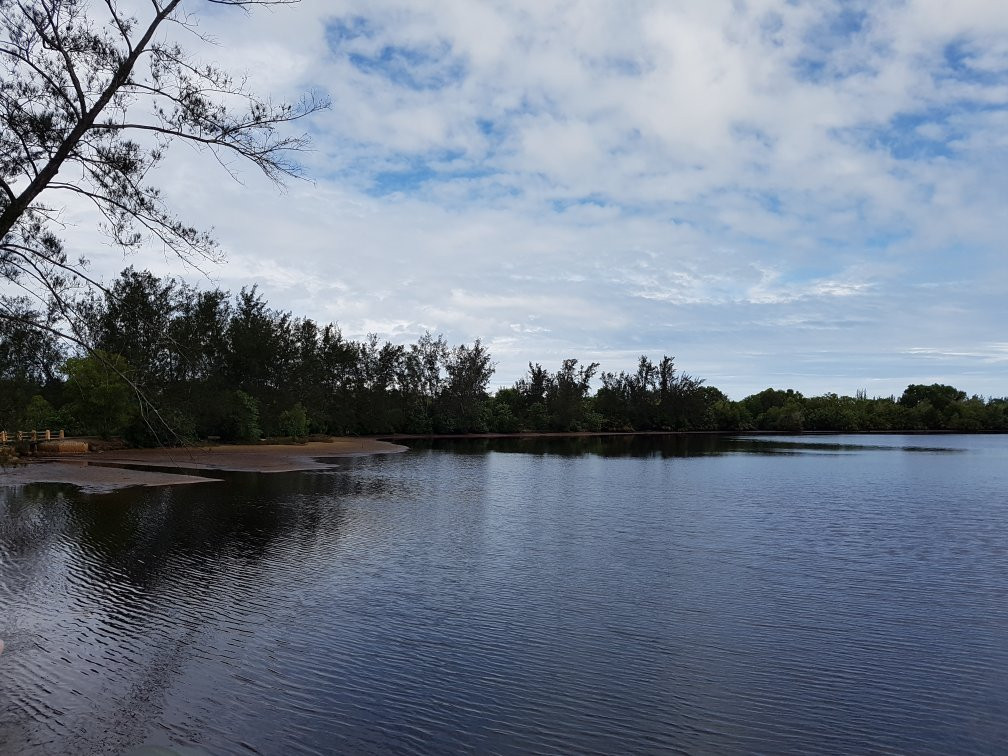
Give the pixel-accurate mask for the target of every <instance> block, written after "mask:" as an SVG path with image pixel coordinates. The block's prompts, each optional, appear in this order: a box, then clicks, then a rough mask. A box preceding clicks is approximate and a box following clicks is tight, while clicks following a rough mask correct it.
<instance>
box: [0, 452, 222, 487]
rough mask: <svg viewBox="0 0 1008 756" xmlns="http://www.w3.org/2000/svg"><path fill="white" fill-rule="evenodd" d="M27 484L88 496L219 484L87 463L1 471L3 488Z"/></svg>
mask: <svg viewBox="0 0 1008 756" xmlns="http://www.w3.org/2000/svg"><path fill="white" fill-rule="evenodd" d="M28 483H72V484H73V485H75V486H77V487H78V488H80V489H81V490H82V491H84V492H85V493H108V492H109V491H116V490H118V489H120V488H127V487H129V486H178V485H181V484H183V483H220V481H219V480H216V479H214V478H201V477H199V476H196V475H173V474H172V473H155V472H145V471H143V470H127V469H126V468H123V467H106V466H105V465H90V464H88V463H87V462H85V461H83V460H82V461H79V462H78V461H72V462H31V463H29V464H27V465H23V466H21V467H12V468H8V469H5V470H0V486H23V485H26V484H28Z"/></svg>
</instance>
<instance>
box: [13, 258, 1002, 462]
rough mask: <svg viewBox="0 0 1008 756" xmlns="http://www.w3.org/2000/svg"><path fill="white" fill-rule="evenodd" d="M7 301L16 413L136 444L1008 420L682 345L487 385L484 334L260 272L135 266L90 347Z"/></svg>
mask: <svg viewBox="0 0 1008 756" xmlns="http://www.w3.org/2000/svg"><path fill="white" fill-rule="evenodd" d="M5 305H6V309H7V311H8V312H11V313H14V314H15V315H16V317H12V318H5V319H0V427H3V428H7V429H8V430H13V429H19V428H24V429H29V428H46V427H48V428H57V427H62V428H66V429H67V430H68V431H69V432H70V433H73V434H97V435H101V436H106V437H108V436H113V435H116V436H118V435H121V436H123V437H125V438H126V439H127V440H128V441H129V442H131V443H133V444H137V445H153V444H160V443H177V442H178V441H180V440H182V441H192V440H197V439H207V438H219V439H221V440H223V441H230V442H248V441H256V440H258V439H260V438H261V437H264V436H266V437H274V436H285V437H295V438H297V437H305V436H308V435H309V434H316V433H317V434H334V435H342V434H392V433H412V434H433V433H437V434H452V433H486V432H496V433H515V432H520V431H532V432H544V431H561V432H563V431H747V430H771V431H785V432H795V431H846V432H852V431H900V430H957V431H982V430H1008V400H1006V399H1004V398H1001V399H992V398H986V399H985V398H982V397H978V396H973V397H968V396H967V395H966V394H965V393H964V392H962V391H960V390H958V389H956V388H954V387H952V386H945V385H940V384H934V385H930V386H924V385H911V386H908V387H907V389H906V391H904V392H903V394H902V396H900V397H899V398H897V397H888V398H868V397H867V396H865V395H864V394H863V393H862V394H859V395H857V396H854V397H850V396H838V395H836V394H825V395H823V396H816V397H805V396H803V395H802V394H800V393H798V392H796V391H793V390H790V389H789V390H779V389H773V388H768V389H766V390H765V391H761V392H759V393H758V394H753V395H752V396H748V397H746V398H745V399H742V400H741V401H732V400H730V399H729V398H728V397H727V396H726V395H725V394H723V393H722V392H721V391H719V390H718V389H716V388H714V387H712V386H706V385H704V381H703V380H702V379H700V378H697V377H694V376H691V375H688V374H686V373H680V372H679V371H678V370H677V369H676V368H675V366H674V363H673V359H672V358H671V357H668V356H663V357H662V358H661V359H660V360H658V361H657V362H653V361H652V360H651V359H650V358H648V357H647V356H642V357H641V358H640V360H639V363H638V365H637V369H636V370H635V371H634V372H630V373H627V372H620V373H618V374H616V373H611V372H601V373H600V372H599V365H598V363H594V362H593V363H588V364H581V363H579V362H578V360H576V359H568V360H564V361H563V362H562V364H561V365H560V367H559V369H557V370H556V371H555V372H554V371H550V370H548V369H547V368H544V367H543V366H541V365H539V364H533V363H530V364H529V370H528V373H527V374H526V375H525V376H524V377H523V378H522V379H521V380H519V381H518V382H517V383H515V384H514V385H513V386H511V387H508V388H501V389H499V390H497V391H495V392H493V393H491V392H489V390H488V387H489V384H490V379H491V378H492V376H493V373H494V363H493V360H492V357H491V355H490V353H489V351H488V350H487V348H486V347H485V346H484V345H483V344H482V343H481V342H480V341H479V340H477V341H475V342H474V343H473V344H459V345H457V346H452V345H449V344H448V343H447V342H446V341H445V339H444V338H443V337H442V336H434V335H432V334H430V333H427V334H425V335H424V336H422V337H421V338H420V339H418V340H417V341H416V342H415V343H412V344H393V343H391V342H388V341H384V342H382V341H380V340H379V339H378V337H377V336H374V335H371V336H368V337H367V338H365V339H363V340H359V341H358V340H353V339H348V338H346V337H345V336H344V335H343V334H342V332H341V331H340V329H339V327H338V326H336V325H335V324H331V323H330V324H326V325H320V324H318V323H316V322H315V321H313V320H311V319H309V318H299V317H294V316H293V315H292V314H291V313H289V312H283V311H280V310H275V309H272V308H270V307H269V306H268V303H267V302H266V301H265V299H264V298H263V297H262V296H261V295H260V294H259V293H258V291H257V290H256V288H255V287H252V288H250V289H242V290H241V291H240V292H239V293H238V294H237V295H236V296H232V295H231V294H229V293H228V292H225V291H221V290H220V289H213V290H210V291H205V290H197V289H195V288H193V287H191V286H188V285H185V284H184V283H181V282H180V281H178V280H176V279H171V278H158V277H157V276H154V275H153V274H151V273H149V272H147V271H142V272H141V271H136V270H134V269H132V268H128V269H127V270H125V271H123V273H122V274H121V275H120V277H119V278H118V279H117V280H116V281H115V282H114V284H113V285H112V286H111V287H110V288H109V289H108V290H107V291H106V292H104V293H103V294H102V295H100V296H92V297H91V299H89V300H88V301H87V302H86V303H85V304H84V305H83V306H82V307H81V308H80V313H81V317H80V324H79V326H78V337H79V338H78V341H79V343H80V344H88V345H89V346H90V348H89V349H88V350H84V349H82V348H80V347H79V346H78V345H76V344H74V343H69V344H68V343H66V341H64V340H61V339H60V337H59V335H58V333H57V331H56V329H55V328H54V327H53V321H54V319H55V318H57V317H58V313H45V312H39V311H38V310H35V309H32V308H31V307H30V306H29V302H28V300H16V299H14V300H12V299H7V300H6V301H5ZM593 380H597V382H598V383H599V384H600V385H599V386H598V387H597V388H596V390H594V391H593V390H592V385H591V384H592V382H593Z"/></svg>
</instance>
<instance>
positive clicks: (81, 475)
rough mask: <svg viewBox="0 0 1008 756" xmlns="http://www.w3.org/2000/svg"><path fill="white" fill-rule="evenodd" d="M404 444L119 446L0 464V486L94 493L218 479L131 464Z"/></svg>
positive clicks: (274, 458) (256, 460) (318, 466)
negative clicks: (51, 486) (63, 486)
mask: <svg viewBox="0 0 1008 756" xmlns="http://www.w3.org/2000/svg"><path fill="white" fill-rule="evenodd" d="M403 451H406V447H405V446H401V445H399V444H393V443H388V442H386V441H378V440H376V439H373V438H337V439H333V440H332V441H313V442H309V443H306V444H256V445H242V446H239V445H235V446H224V445H222V446H207V447H190V448H179V449H121V450H115V451H105V452H91V453H88V454H85V455H81V456H79V457H75V458H74V459H66V458H59V457H35V458H32V459H31V460H29V461H27V463H26V464H24V465H21V466H19V467H10V468H6V469H2V470H0V486H2V485H6V486H19V485H25V484H28V483H71V484H73V485H76V486H78V487H80V488H81V490H84V491H87V492H90V493H96V492H105V491H113V490H116V489H119V488H127V487H129V486H166V485H181V484H188V483H213V482H219V481H218V480H217V479H215V478H212V477H204V476H200V475H192V474H188V473H185V474H179V473H169V472H152V471H150V470H138V469H134V468H135V467H144V468H151V467H153V468H166V469H180V470H192V471H194V472H200V471H203V472H207V471H215V470H216V471H221V472H261V473H275V472H297V471H301V470H324V469H327V468H328V467H331V466H332V465H331V464H330V463H328V462H326V461H325V460H326V459H327V458H336V457H354V456H362V455H368V454H395V453H398V452H403Z"/></svg>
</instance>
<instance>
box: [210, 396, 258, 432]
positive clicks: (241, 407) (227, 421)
mask: <svg viewBox="0 0 1008 756" xmlns="http://www.w3.org/2000/svg"><path fill="white" fill-rule="evenodd" d="M220 437H221V440H223V441H227V442H229V443H234V444H254V443H256V442H257V441H259V439H260V438H262V429H261V428H260V427H259V402H258V401H257V400H256V399H255V397H253V396H251V395H250V394H247V393H245V392H244V391H242V390H240V389H239V390H238V391H233V392H231V393H229V394H227V395H226V396H225V397H224V401H223V414H222V417H221V418H220Z"/></svg>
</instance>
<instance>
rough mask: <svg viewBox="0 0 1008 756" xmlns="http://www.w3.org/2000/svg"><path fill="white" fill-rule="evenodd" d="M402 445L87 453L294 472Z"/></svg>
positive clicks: (133, 461) (120, 459)
mask: <svg viewBox="0 0 1008 756" xmlns="http://www.w3.org/2000/svg"><path fill="white" fill-rule="evenodd" d="M402 451H406V447H405V446H400V445H399V444H390V443H388V442H387V441H376V440H374V439H373V438H337V439H334V440H333V441H312V442H310V443H307V444H256V445H253V446H238V445H235V446H231V445H227V446H210V447H193V448H186V449H123V450H118V451H107V452H101V453H94V454H89V455H88V459H89V460H91V461H93V462H95V463H98V464H129V465H144V466H145V467H181V468H185V469H187V470H227V471H230V472H296V471H298V470H324V469H325V468H327V467H330V466H331V465H329V464H327V463H325V462H321V461H319V460H320V459H325V458H326V457H352V456H361V455H365V454H394V453H396V452H402Z"/></svg>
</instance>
